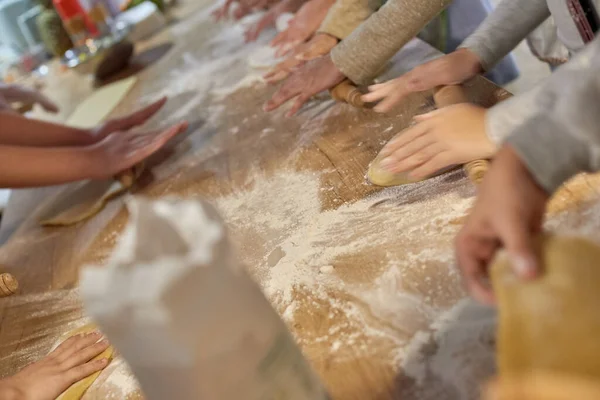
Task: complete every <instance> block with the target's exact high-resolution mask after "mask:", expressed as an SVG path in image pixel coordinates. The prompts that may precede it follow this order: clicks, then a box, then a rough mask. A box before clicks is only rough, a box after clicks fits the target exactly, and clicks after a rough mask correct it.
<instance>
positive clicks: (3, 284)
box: [0, 273, 19, 297]
mask: <svg viewBox="0 0 600 400" xmlns="http://www.w3.org/2000/svg"><path fill="white" fill-rule="evenodd" d="M18 288H19V283H18V282H17V280H16V279H15V277H14V276H12V275H11V274H6V273H5V274H0V297H8V296H10V295H12V294H15V293H16V292H17V289H18Z"/></svg>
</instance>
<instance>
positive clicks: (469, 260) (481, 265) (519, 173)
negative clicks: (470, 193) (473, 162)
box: [455, 145, 549, 304]
mask: <svg viewBox="0 0 600 400" xmlns="http://www.w3.org/2000/svg"><path fill="white" fill-rule="evenodd" d="M548 197H549V196H548V194H547V193H546V192H545V191H544V190H543V189H542V188H541V187H540V186H539V185H538V184H537V183H536V182H535V180H534V179H533V177H532V176H531V174H530V172H529V171H528V170H527V167H526V166H525V165H524V164H523V162H522V161H521V160H520V159H519V157H518V155H517V154H516V152H515V151H514V150H513V148H512V147H510V146H508V145H505V146H504V147H503V148H502V149H501V150H500V152H499V153H498V155H497V156H496V158H495V159H494V162H493V163H492V167H491V168H490V170H489V171H488V173H487V175H486V176H485V178H484V180H483V183H482V184H481V186H480V188H479V194H478V196H477V200H476V202H475V206H474V207H473V210H472V211H471V215H470V216H469V218H468V219H467V221H466V223H465V226H464V227H463V228H462V230H461V231H460V233H459V234H458V236H457V238H456V243H455V248H456V258H457V261H458V266H459V268H460V271H461V273H462V276H463V281H464V283H465V285H466V287H467V289H468V291H469V292H470V293H471V295H472V296H473V297H474V298H475V299H477V300H479V301H481V302H484V303H488V304H491V303H493V302H494V296H493V293H492V291H491V288H490V286H489V284H486V281H487V275H488V270H487V269H488V265H489V263H490V262H491V261H492V259H493V257H494V254H495V253H496V250H498V248H499V247H505V248H506V251H507V252H508V256H509V259H510V261H511V263H512V267H513V269H514V271H515V273H516V274H517V275H518V276H519V277H521V278H523V279H532V278H535V277H536V276H537V275H538V272H539V270H538V267H539V266H538V259H537V256H536V252H535V249H534V243H533V238H534V236H536V235H537V234H538V233H540V231H541V229H542V220H543V216H544V211H545V208H546V203H547V201H548Z"/></svg>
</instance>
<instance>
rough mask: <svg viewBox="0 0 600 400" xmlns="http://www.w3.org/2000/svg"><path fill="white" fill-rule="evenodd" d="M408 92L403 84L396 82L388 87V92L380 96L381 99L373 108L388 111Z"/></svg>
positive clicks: (381, 111)
mask: <svg viewBox="0 0 600 400" xmlns="http://www.w3.org/2000/svg"><path fill="white" fill-rule="evenodd" d="M409 93H410V92H409V91H407V90H406V88H405V87H404V86H402V85H401V84H399V83H396V84H395V85H394V86H393V87H391V88H389V89H388V93H387V94H386V95H385V96H384V97H382V99H383V100H382V101H381V102H379V104H377V105H376V106H375V107H373V110H374V111H375V112H378V113H386V112H389V111H390V110H391V109H392V108H393V107H394V106H395V105H396V104H398V103H399V102H400V101H401V100H402V99H403V98H404V97H406V96H407V95H408V94H409Z"/></svg>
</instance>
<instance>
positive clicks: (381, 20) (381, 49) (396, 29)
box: [331, 0, 452, 84]
mask: <svg viewBox="0 0 600 400" xmlns="http://www.w3.org/2000/svg"><path fill="white" fill-rule="evenodd" d="M451 1H452V0H420V1H415V0H389V1H388V2H387V3H385V5H384V6H383V7H381V8H380V9H379V10H378V11H377V12H376V13H374V14H373V15H371V17H370V18H369V19H367V20H366V21H365V22H364V23H363V24H362V25H360V26H359V27H358V28H357V29H355V30H354V31H353V32H352V33H351V34H350V35H349V36H348V37H347V38H345V39H344V40H343V41H342V42H341V43H340V44H338V45H337V46H336V47H334V49H333V50H332V51H331V60H332V61H333V63H334V64H335V66H336V67H337V68H338V69H339V70H340V72H341V73H342V74H344V75H345V76H346V77H348V78H349V79H350V80H351V81H353V82H355V83H358V84H368V83H370V82H371V81H372V80H373V78H375V76H376V75H377V73H378V72H379V71H380V70H381V68H382V67H383V66H384V65H385V63H386V62H387V61H388V60H390V59H391V58H392V57H393V56H394V54H396V52H398V50H400V49H401V48H402V47H403V46H404V45H405V44H406V43H408V42H409V41H410V40H411V39H413V38H414V37H415V36H416V35H417V34H418V33H419V31H421V29H422V28H423V27H424V26H425V25H426V24H427V23H428V22H429V21H431V20H432V19H433V18H434V17H435V16H436V15H438V14H439V13H440V12H441V11H442V10H443V9H444V8H446V7H447V6H448V5H449V4H450V3H451Z"/></svg>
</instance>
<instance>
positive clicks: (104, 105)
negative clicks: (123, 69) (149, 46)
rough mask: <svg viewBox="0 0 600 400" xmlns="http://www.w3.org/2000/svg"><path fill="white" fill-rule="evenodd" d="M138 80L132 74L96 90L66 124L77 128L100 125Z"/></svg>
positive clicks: (78, 107)
mask: <svg viewBox="0 0 600 400" xmlns="http://www.w3.org/2000/svg"><path fill="white" fill-rule="evenodd" d="M136 81H137V78H136V77H135V76H132V77H130V78H127V79H123V80H120V81H117V82H115V83H111V84H110V85H106V86H103V87H101V88H100V89H98V90H96V91H95V92H94V93H92V94H91V95H90V96H89V97H88V98H87V99H85V100H84V101H83V102H82V103H81V104H80V105H79V106H77V108H76V109H75V111H73V114H71V116H70V117H69V118H68V119H67V121H66V124H67V125H69V126H73V127H76V128H93V127H94V126H96V125H98V124H99V123H100V122H102V121H103V120H104V119H105V118H106V117H108V115H109V114H110V113H111V112H112V111H113V110H114V109H115V107H117V106H118V105H119V103H121V100H123V98H124V97H125V95H126V94H127V93H129V91H130V90H131V89H132V88H133V85H135V83H136Z"/></svg>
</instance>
